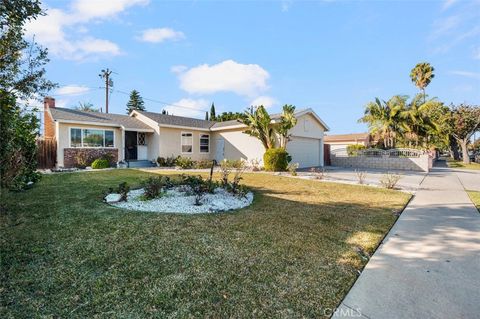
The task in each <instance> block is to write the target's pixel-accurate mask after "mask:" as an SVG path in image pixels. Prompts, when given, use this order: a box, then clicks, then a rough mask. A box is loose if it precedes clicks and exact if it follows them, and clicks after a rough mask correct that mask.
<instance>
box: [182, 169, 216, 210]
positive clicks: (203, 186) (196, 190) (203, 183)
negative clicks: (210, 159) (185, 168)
mask: <svg viewBox="0 0 480 319" xmlns="http://www.w3.org/2000/svg"><path fill="white" fill-rule="evenodd" d="M182 178H183V182H184V184H186V185H187V186H188V188H189V190H190V192H191V193H192V194H193V195H194V196H195V205H196V206H200V205H202V199H203V197H204V196H205V193H207V192H212V193H213V191H214V190H215V187H214V184H212V183H214V182H212V181H210V180H204V179H203V177H202V176H200V175H199V176H191V175H184V176H182Z"/></svg>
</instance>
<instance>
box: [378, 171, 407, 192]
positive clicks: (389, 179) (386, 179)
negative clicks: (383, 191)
mask: <svg viewBox="0 0 480 319" xmlns="http://www.w3.org/2000/svg"><path fill="white" fill-rule="evenodd" d="M401 178H402V176H400V175H399V174H394V173H390V172H386V173H385V174H384V175H383V176H382V178H381V179H380V184H382V186H383V187H385V188H387V189H393V188H395V185H397V183H398V181H399V180H400V179H401Z"/></svg>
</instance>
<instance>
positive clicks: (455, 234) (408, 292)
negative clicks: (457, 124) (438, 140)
mask: <svg viewBox="0 0 480 319" xmlns="http://www.w3.org/2000/svg"><path fill="white" fill-rule="evenodd" d="M476 176H478V175H469V173H468V172H467V173H458V172H457V171H453V170H450V169H447V168H435V169H433V170H432V171H431V172H430V173H429V174H428V176H427V177H426V178H425V180H424V181H423V182H422V184H421V188H420V189H419V191H418V192H417V193H416V195H415V197H414V198H413V200H412V201H411V202H410V203H409V204H408V206H407V208H406V209H405V211H404V212H403V213H402V215H401V216H400V218H399V219H398V221H397V222H396V223H395V225H394V226H393V228H392V229H391V231H390V232H389V233H388V235H387V236H386V238H385V239H384V240H383V242H382V243H381V245H380V247H379V248H378V249H377V251H376V252H375V254H374V255H373V257H372V258H371V259H370V261H369V262H368V264H367V265H366V267H365V269H364V270H363V272H362V274H361V275H360V277H359V278H358V279H357V281H356V283H355V284H354V286H353V287H352V289H351V290H350V292H349V293H348V294H347V296H346V297H345V299H344V300H343V302H342V303H341V305H340V306H339V308H338V309H337V311H336V312H335V314H334V316H333V317H334V318H370V319H377V318H378V319H380V318H382V319H383V318H390V319H397V318H426V319H428V318H432V319H433V318H445V319H447V318H448V319H450V318H479V317H480V302H479V298H480V294H479V287H480V214H479V213H478V211H477V209H476V208H475V207H474V206H473V204H472V202H471V201H470V199H469V197H468V196H467V194H466V192H465V190H464V184H465V183H467V184H468V187H477V186H478V180H477V179H476ZM461 180H462V182H461ZM476 185H477V186H476Z"/></svg>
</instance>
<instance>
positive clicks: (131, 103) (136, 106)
mask: <svg viewBox="0 0 480 319" xmlns="http://www.w3.org/2000/svg"><path fill="white" fill-rule="evenodd" d="M144 104H145V103H144V102H143V98H142V97H141V96H140V93H139V92H138V91H137V90H132V92H130V100H128V103H127V114H130V113H131V112H132V111H133V110H137V111H145V106H144Z"/></svg>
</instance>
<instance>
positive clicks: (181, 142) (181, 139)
mask: <svg viewBox="0 0 480 319" xmlns="http://www.w3.org/2000/svg"><path fill="white" fill-rule="evenodd" d="M183 134H190V135H191V136H190V138H191V139H192V144H183ZM184 145H185V146H187V145H190V146H191V147H192V148H191V151H190V152H184V151H183V146H184ZM180 153H181V154H193V132H188V131H181V132H180Z"/></svg>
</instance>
